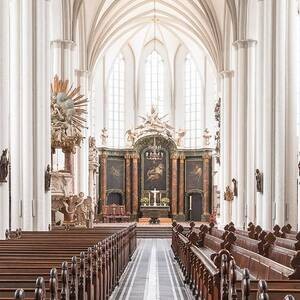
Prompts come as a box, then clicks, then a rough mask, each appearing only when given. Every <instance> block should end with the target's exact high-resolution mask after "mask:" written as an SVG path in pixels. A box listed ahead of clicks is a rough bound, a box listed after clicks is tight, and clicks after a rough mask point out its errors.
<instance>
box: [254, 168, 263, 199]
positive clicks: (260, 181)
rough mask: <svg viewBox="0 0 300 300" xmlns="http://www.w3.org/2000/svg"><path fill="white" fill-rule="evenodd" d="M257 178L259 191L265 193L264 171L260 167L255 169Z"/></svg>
mask: <svg viewBox="0 0 300 300" xmlns="http://www.w3.org/2000/svg"><path fill="white" fill-rule="evenodd" d="M255 179H256V189H257V192H259V193H263V173H262V172H260V170H259V169H256V171H255Z"/></svg>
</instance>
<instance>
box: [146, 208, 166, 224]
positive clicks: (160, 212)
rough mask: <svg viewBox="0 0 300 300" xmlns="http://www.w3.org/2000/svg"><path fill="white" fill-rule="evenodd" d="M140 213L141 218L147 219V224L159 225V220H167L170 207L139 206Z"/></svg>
mask: <svg viewBox="0 0 300 300" xmlns="http://www.w3.org/2000/svg"><path fill="white" fill-rule="evenodd" d="M140 211H141V214H142V217H143V218H149V219H150V220H149V223H152V224H157V223H159V218H168V217H169V212H170V206H141V207H140Z"/></svg>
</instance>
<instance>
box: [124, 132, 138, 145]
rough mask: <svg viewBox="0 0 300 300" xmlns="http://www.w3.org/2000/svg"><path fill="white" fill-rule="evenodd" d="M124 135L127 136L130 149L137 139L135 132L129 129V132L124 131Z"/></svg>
mask: <svg viewBox="0 0 300 300" xmlns="http://www.w3.org/2000/svg"><path fill="white" fill-rule="evenodd" d="M125 135H126V136H127V142H128V146H130V147H132V146H133V145H134V143H135V140H136V138H137V134H136V132H135V131H134V130H132V129H129V130H127V131H126V133H125Z"/></svg>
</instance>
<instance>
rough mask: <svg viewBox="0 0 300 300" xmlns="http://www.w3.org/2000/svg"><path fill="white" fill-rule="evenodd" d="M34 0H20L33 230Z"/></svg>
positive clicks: (28, 208) (26, 183) (25, 197)
mask: <svg viewBox="0 0 300 300" xmlns="http://www.w3.org/2000/svg"><path fill="white" fill-rule="evenodd" d="M32 13H33V1H32V0H21V15H22V16H21V20H22V22H21V41H22V46H21V49H22V50H21V51H22V52H21V60H22V71H21V78H22V81H21V91H22V107H21V111H22V116H21V119H22V133H21V140H22V141H21V144H22V154H21V156H22V158H21V159H22V162H23V166H22V191H21V196H22V197H21V200H22V217H23V219H22V224H23V226H22V228H23V229H24V230H32V229H33V214H34V213H35V212H33V209H32V207H33V55H32V54H33V14H32Z"/></svg>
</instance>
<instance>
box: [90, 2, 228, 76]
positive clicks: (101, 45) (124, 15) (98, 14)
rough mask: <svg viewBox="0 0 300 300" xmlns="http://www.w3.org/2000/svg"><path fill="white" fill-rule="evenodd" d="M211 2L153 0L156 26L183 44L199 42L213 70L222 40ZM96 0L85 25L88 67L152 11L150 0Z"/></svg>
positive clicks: (149, 17) (129, 34)
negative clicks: (181, 40)
mask: <svg viewBox="0 0 300 300" xmlns="http://www.w3.org/2000/svg"><path fill="white" fill-rule="evenodd" d="M92 2H93V1H92ZM213 2H215V1H212V0H180V1H174V0H156V16H157V22H158V23H159V26H162V27H165V28H168V29H169V30H170V31H172V32H173V33H174V34H176V35H177V36H178V37H179V38H180V37H184V38H185V44H187V43H188V42H189V41H190V42H191V43H197V44H198V45H201V46H202V48H203V50H204V51H206V52H207V54H208V55H209V56H210V57H211V60H212V61H213V63H214V65H215V68H216V70H218V71H221V70H223V40H222V34H221V28H220V22H219V20H218V16H217V12H216V9H215V6H214V5H215V4H213ZM220 2H221V1H218V3H220ZM98 3H99V4H98V7H97V9H95V14H94V16H93V19H92V22H91V23H90V24H89V25H88V26H87V27H88V32H87V35H88V43H87V51H88V57H87V59H88V68H89V70H92V69H93V68H94V66H95V64H96V61H97V59H98V57H99V56H100V55H101V54H103V53H104V52H105V50H106V49H108V48H109V47H111V45H113V44H114V43H116V42H118V41H122V42H123V43H125V42H126V40H129V39H130V38H131V37H132V36H134V35H135V34H137V33H138V32H139V31H141V30H142V29H143V28H144V27H145V26H149V24H151V23H152V22H153V15H154V6H153V1H149V0H118V1H114V0H108V1H107V0H106V1H105V0H102V1H100V2H98ZM88 4H90V0H86V4H85V7H86V9H89V5H88ZM94 5H95V2H94ZM224 5H225V1H224V3H223V4H222V6H223V7H222V8H221V9H220V7H218V10H219V11H222V10H224ZM95 7H96V6H95ZM90 16H91V14H90ZM90 21H91V20H90Z"/></svg>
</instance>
